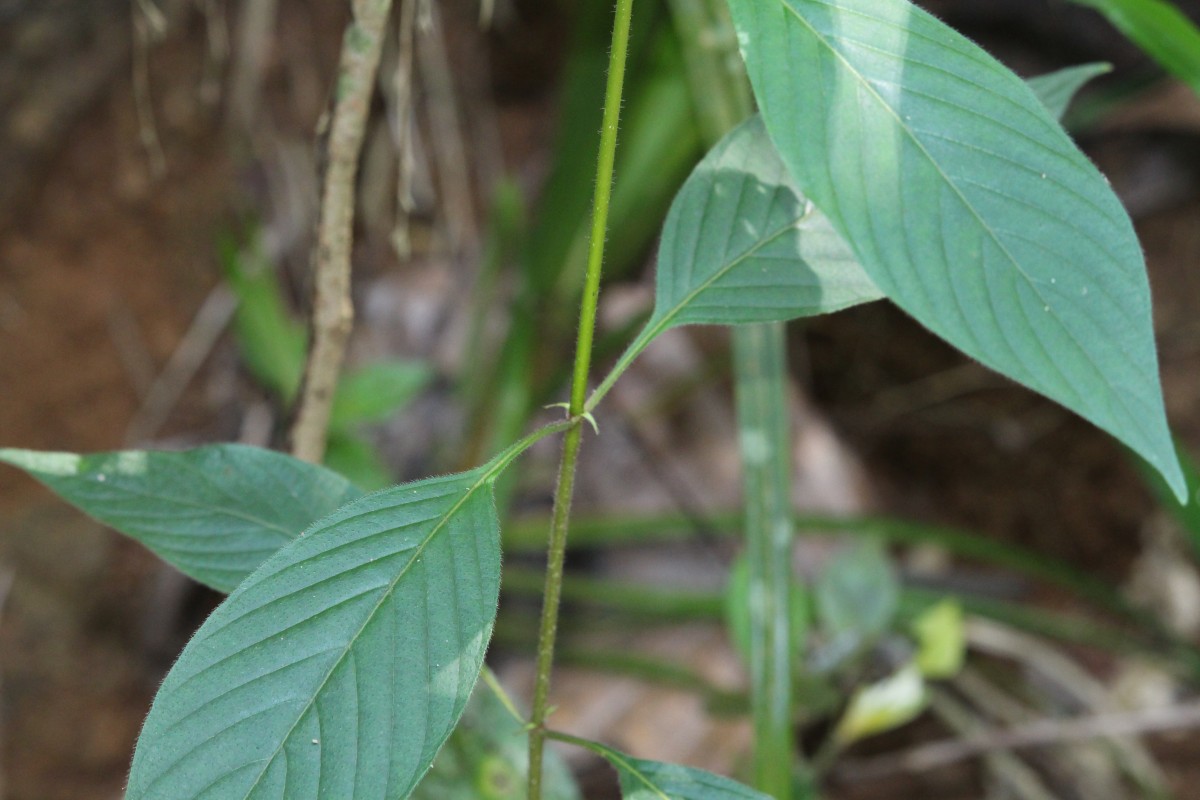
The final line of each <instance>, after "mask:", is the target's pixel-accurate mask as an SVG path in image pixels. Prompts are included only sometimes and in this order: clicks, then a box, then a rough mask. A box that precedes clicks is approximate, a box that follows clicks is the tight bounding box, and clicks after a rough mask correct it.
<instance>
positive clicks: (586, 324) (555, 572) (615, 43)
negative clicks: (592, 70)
mask: <svg viewBox="0 0 1200 800" xmlns="http://www.w3.org/2000/svg"><path fill="white" fill-rule="evenodd" d="M632 12H633V0H617V11H616V20H615V22H614V24H613V36H612V49H611V51H610V52H609V61H608V84H607V87H606V89H605V92H604V122H603V126H602V127H601V129H600V152H599V156H598V157H597V159H596V185H595V195H594V198H593V204H592V231H591V240H590V242H589V244H588V262H587V273H586V275H585V276H584V289H583V300H582V302H581V303H580V308H579V333H578V339H577V341H576V345H575V367H574V370H573V372H572V376H571V400H570V403H569V406H568V411H569V415H570V418H571V420H572V423H573V424H572V426H571V428H570V430H568V431H567V433H566V435H565V436H564V437H563V449H562V458H561V460H560V461H559V469H558V484H557V486H556V487H555V491H554V510H553V512H552V513H551V523H550V545H549V549H548V552H547V563H546V586H545V592H544V594H543V598H542V616H541V624H540V625H539V627H538V647H537V676H536V678H535V682H534V690H533V716H532V719H531V725H532V729H531V730H530V732H529V800H541V797H542V753H543V751H544V749H545V746H546V715H547V713H548V709H549V705H548V703H549V697H550V672H551V669H552V667H553V665H554V640H555V636H556V634H557V632H558V605H559V600H560V597H561V594H562V576H563V559H564V557H565V555H566V550H567V529H568V524H569V519H570V512H571V497H572V495H573V493H574V488H575V465H576V463H577V461H578V459H579V446H580V444H581V443H582V438H583V418H582V414H583V412H584V401H585V400H586V398H587V385H588V373H589V371H590V369H591V362H592V337H593V335H594V333H595V329H596V307H597V304H598V302H599V299H600V272H601V267H602V266H603V263H604V241H605V237H606V234H607V232H608V205H609V198H610V197H611V195H612V179H613V160H614V158H615V156H616V152H617V123H618V120H619V119H620V114H621V92H622V89H623V87H624V83H625V56H626V53H627V51H628V49H629V23H630V17H631V16H632Z"/></svg>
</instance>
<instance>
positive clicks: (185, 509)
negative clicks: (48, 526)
mask: <svg viewBox="0 0 1200 800" xmlns="http://www.w3.org/2000/svg"><path fill="white" fill-rule="evenodd" d="M0 461H3V462H6V463H8V464H12V465H13V466H15V467H19V468H21V469H23V470H25V471H26V472H28V473H29V474H30V475H32V476H33V477H35V478H37V479H38V480H39V481H41V482H42V483H44V484H45V485H46V486H48V487H49V488H50V489H52V490H53V491H55V492H57V493H58V494H59V495H60V496H61V497H62V498H63V499H64V500H66V501H67V502H69V503H71V504H72V505H75V506H76V507H78V508H79V509H80V510H82V511H83V512H84V513H86V514H88V515H90V516H92V517H94V518H96V519H97V520H99V521H100V522H103V523H104V524H105V525H108V526H110V527H112V528H115V529H116V530H118V531H120V532H121V533H123V534H125V535H126V536H129V537H130V538H133V539H136V540H138V541H139V542H141V543H142V544H144V545H146V547H148V548H150V549H151V550H152V551H154V552H155V553H156V554H157V555H158V556H159V557H161V558H162V559H163V560H165V561H167V562H168V563H170V564H172V565H173V566H175V567H176V568H177V569H179V570H180V571H181V572H183V573H185V574H186V575H189V576H191V577H193V578H195V579H196V580H198V581H200V582H201V583H204V584H207V585H208V586H211V587H212V588H214V589H216V590H217V591H219V592H229V591H232V590H233V588H234V587H236V586H237V585H238V584H239V583H241V581H242V579H244V578H245V577H246V576H247V575H248V574H250V573H251V572H253V571H254V570H255V569H257V568H258V566H259V565H260V564H261V563H262V562H263V560H265V559H266V558H267V557H268V556H270V555H271V554H272V553H274V552H275V551H277V550H278V549H279V548H280V547H282V546H283V545H285V544H287V543H288V542H290V541H292V540H293V539H294V538H295V537H296V536H297V535H299V533H300V532H301V531H303V530H304V529H305V528H307V527H308V526H309V525H311V524H312V523H313V522H315V521H316V520H318V519H320V518H321V517H324V516H325V515H326V514H329V513H331V512H332V511H333V510H334V509H336V508H338V507H339V506H341V505H343V504H345V503H347V502H349V501H350V500H352V499H354V498H356V497H358V496H360V495H361V494H362V493H361V492H360V491H359V490H358V489H356V488H355V487H354V486H352V485H351V484H350V483H349V482H348V481H347V480H346V479H345V478H342V477H341V476H339V475H337V474H335V473H333V472H330V471H329V470H327V469H324V468H323V467H318V466H316V465H313V464H307V463H305V462H303V461H299V460H297V459H294V458H291V457H289V456H286V455H283V454H282V453H276V452H273V451H271V450H262V449H260V448H257V447H246V446H244V445H237V444H220V445H210V446H207V447H198V448H195V449H193V450H185V451H182V452H149V451H138V450H130V451H125V452H117V453H97V454H95V455H86V456H81V455H75V454H73V453H46V452H37V451H33V450H0Z"/></svg>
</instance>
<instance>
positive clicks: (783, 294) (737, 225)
mask: <svg viewBox="0 0 1200 800" xmlns="http://www.w3.org/2000/svg"><path fill="white" fill-rule="evenodd" d="M880 297H882V295H881V294H880V293H879V290H878V289H876V288H875V285H874V284H873V283H872V282H871V280H870V279H869V278H868V277H867V276H866V274H865V273H864V272H863V271H862V269H861V268H860V267H858V266H857V264H856V263H855V260H854V254H853V253H852V252H851V251H850V249H849V248H848V247H847V246H846V244H845V242H844V241H842V238H841V237H840V236H839V235H838V234H837V233H836V232H835V231H834V230H833V228H832V227H831V226H830V225H829V222H828V220H827V219H826V218H825V216H824V215H822V214H821V213H819V212H817V211H816V209H815V208H814V207H813V205H812V204H811V203H809V202H808V201H807V200H806V199H805V198H804V197H803V196H802V195H801V194H800V193H799V192H798V191H797V190H796V189H795V188H794V186H793V184H792V181H791V178H790V177H789V176H788V173H787V169H786V168H785V167H784V165H783V162H782V161H781V160H780V159H779V155H778V154H777V153H776V151H775V148H774V146H773V145H772V144H771V140H770V139H769V138H768V137H767V135H766V130H765V129H764V128H763V124H762V120H761V119H760V118H759V117H757V116H755V117H751V118H750V119H749V120H747V121H746V122H744V123H742V124H741V125H739V126H738V127H737V128H735V129H734V130H732V131H730V133H729V134H728V135H726V136H725V138H724V139H722V140H721V141H720V142H719V143H718V144H717V146H716V147H714V148H713V149H712V150H711V151H710V152H709V154H708V155H707V156H705V157H704V160H703V161H701V162H700V164H699V165H698V166H697V167H696V169H695V171H694V172H692V175H691V177H689V178H688V180H687V182H686V183H684V185H683V187H682V188H681V189H680V190H679V194H678V195H676V197H675V202H674V203H672V205H671V211H670V213H669V214H668V215H667V220H666V223H665V225H664V226H663V234H662V244H661V245H660V247H659V251H658V270H657V277H656V287H655V301H654V313H653V314H652V315H651V318H650V322H649V323H648V324H647V328H650V329H657V330H663V329H666V328H668V327H673V326H675V325H686V324H693V323H705V324H718V325H728V324H737V323H749V322H783V321H787V320H791V319H796V318H797V317H804V316H811V315H814V314H824V313H829V312H831V311H837V310H839V309H842V308H846V307H848V306H853V305H857V304H859V303H865V302H868V301H870V300H877V299H879V298H880Z"/></svg>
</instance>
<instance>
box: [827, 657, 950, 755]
mask: <svg viewBox="0 0 1200 800" xmlns="http://www.w3.org/2000/svg"><path fill="white" fill-rule="evenodd" d="M927 701H928V695H927V693H926V691H925V681H924V680H923V679H922V678H921V671H920V670H919V669H917V666H916V665H915V664H907V665H905V666H904V667H901V668H900V669H899V670H898V671H896V672H895V673H893V674H892V675H889V676H888V677H886V678H884V679H883V680H881V681H877V682H875V683H872V684H869V685H867V686H864V687H862V688H861V689H858V690H857V691H855V693H854V695H853V696H852V697H851V698H850V704H849V705H848V706H847V707H846V713H845V714H843V715H842V718H841V719H840V720H839V721H838V725H837V728H836V729H835V730H834V734H833V735H834V739H835V740H836V741H837V742H838V743H839V744H842V745H847V744H850V743H851V742H855V741H858V740H859V739H863V738H865V737H867V736H873V735H875V734H877V733H883V732H884V731H889V730H891V729H893V728H898V727H900V726H901V725H903V724H904V723H906V722H910V721H912V720H913V719H915V718H916V717H917V715H918V714H920V713H921V712H922V711H924V710H925V704H926V702H927Z"/></svg>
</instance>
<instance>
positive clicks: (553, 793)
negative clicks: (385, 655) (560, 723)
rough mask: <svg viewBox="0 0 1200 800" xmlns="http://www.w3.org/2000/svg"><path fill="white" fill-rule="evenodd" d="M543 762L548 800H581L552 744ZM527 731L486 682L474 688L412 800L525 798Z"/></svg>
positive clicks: (544, 789)
mask: <svg viewBox="0 0 1200 800" xmlns="http://www.w3.org/2000/svg"><path fill="white" fill-rule="evenodd" d="M544 757H545V762H544V763H543V764H542V797H543V798H544V800H579V797H580V795H579V788H578V787H577V786H576V785H575V779H574V778H573V777H572V776H571V771H570V770H569V769H568V768H567V765H566V763H564V762H563V760H562V758H561V757H560V756H559V755H558V753H557V752H555V751H554V750H550V749H548V750H547V751H546V753H545V755H544ZM528 769H529V735H528V734H527V733H526V732H525V729H524V726H522V725H521V723H520V722H518V721H517V720H516V719H514V718H513V716H512V715H511V714H509V712H508V710H507V709H506V708H505V707H504V704H503V703H501V702H500V700H499V699H498V698H497V697H496V695H495V694H493V693H492V692H491V691H490V690H489V689H488V688H487V687H485V686H483V685H482V684H480V685H478V686H476V687H475V693H474V694H472V695H471V701H470V702H469V703H468V704H467V710H466V711H465V712H464V713H463V717H462V720H461V721H460V722H459V725H458V727H457V728H455V729H454V733H453V734H452V735H451V736H450V739H449V740H448V741H447V742H446V746H445V747H443V748H442V751H441V752H440V753H438V756H437V759H436V760H435V761H434V762H433V767H432V768H431V769H430V770H429V774H428V775H426V776H425V778H424V780H422V781H421V783H420V784H419V785H418V786H417V788H416V791H414V792H413V794H412V797H413V800H525V796H526V795H525V781H526V776H527V775H528Z"/></svg>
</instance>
